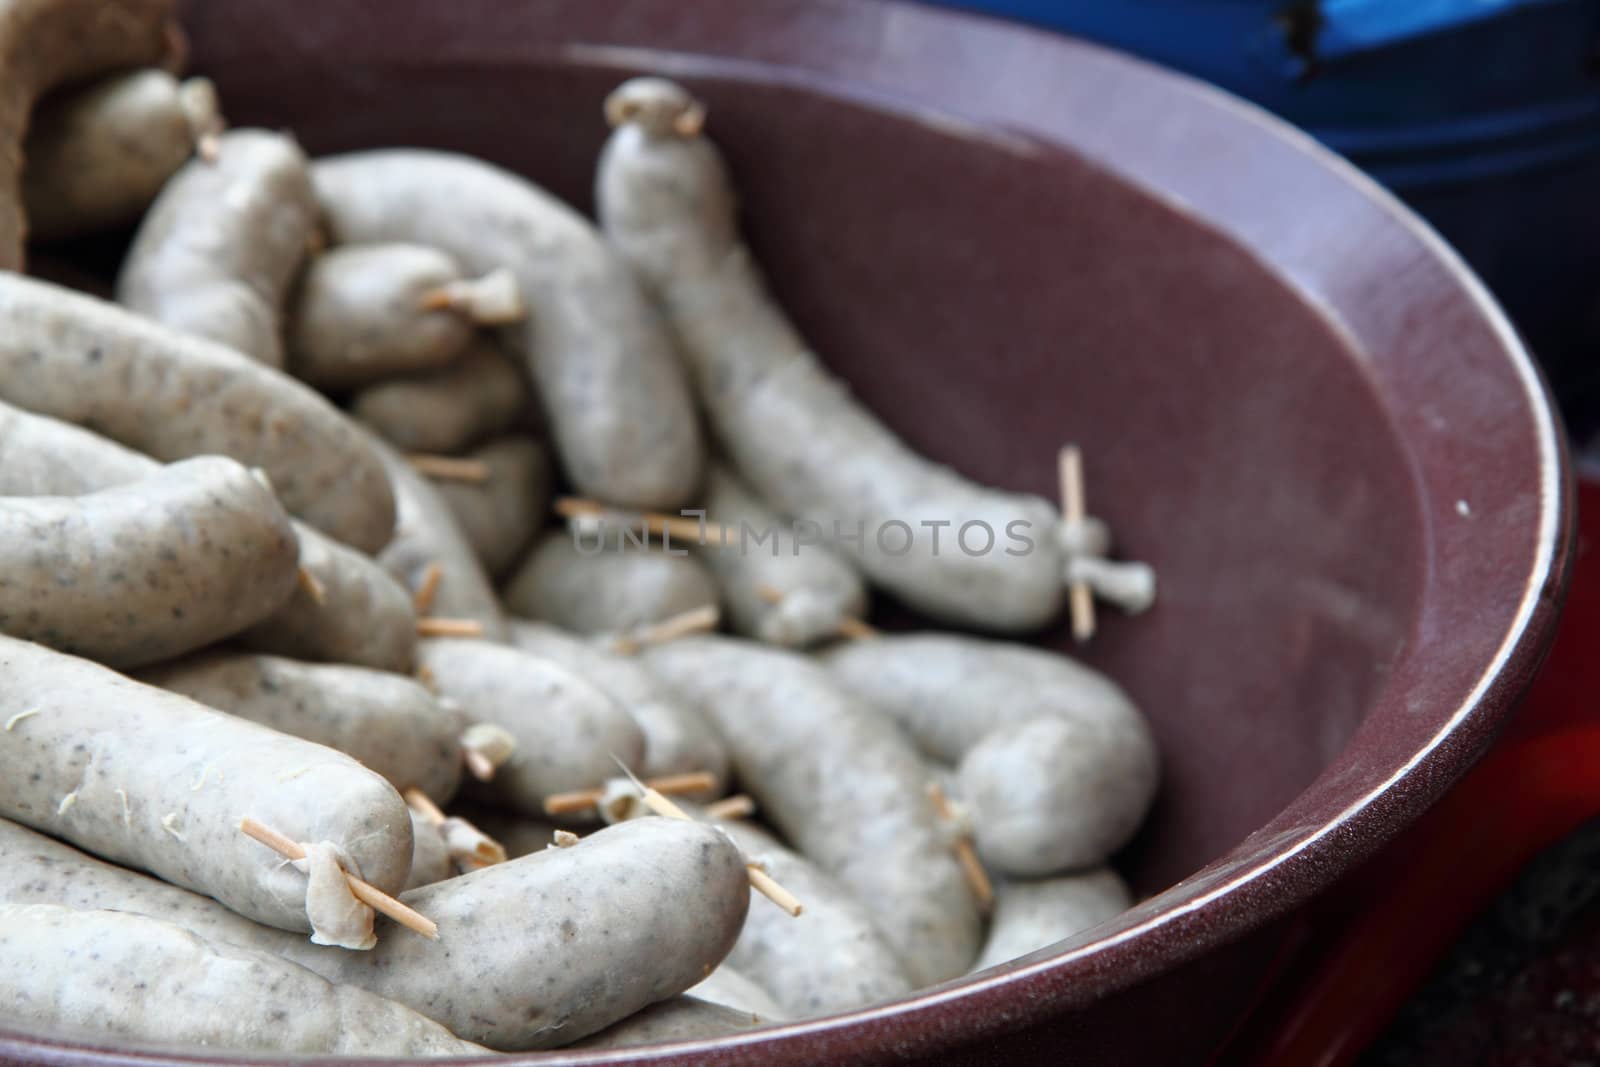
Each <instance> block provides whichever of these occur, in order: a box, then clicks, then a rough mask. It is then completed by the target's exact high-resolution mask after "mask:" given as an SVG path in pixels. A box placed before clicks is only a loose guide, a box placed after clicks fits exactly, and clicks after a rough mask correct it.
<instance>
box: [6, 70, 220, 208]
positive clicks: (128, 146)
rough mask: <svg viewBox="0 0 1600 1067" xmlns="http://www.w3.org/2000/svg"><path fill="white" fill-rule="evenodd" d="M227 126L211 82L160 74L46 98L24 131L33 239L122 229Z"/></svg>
mask: <svg viewBox="0 0 1600 1067" xmlns="http://www.w3.org/2000/svg"><path fill="white" fill-rule="evenodd" d="M220 122H221V116H220V114H218V112H217V94H216V89H215V88H214V87H213V86H212V85H211V83H210V81H208V80H207V79H205V78H191V79H189V80H188V81H186V82H184V83H182V84H180V83H179V82H178V79H176V78H174V77H173V76H172V75H171V74H169V73H167V72H166V71H164V70H154V69H148V70H136V71H132V72H130V73H127V74H116V75H112V76H111V77H108V78H104V79H102V80H100V81H98V82H95V83H93V84H91V85H89V86H87V87H85V88H83V89H79V90H77V91H75V92H72V93H70V94H67V95H65V96H62V97H59V98H54V99H51V100H49V101H47V102H46V103H45V104H44V106H43V107H41V108H40V109H39V110H38V112H37V113H36V114H35V115H34V117H33V122H32V123H31V128H30V129H29V130H28V142H27V147H26V150H25V151H26V164H25V166H24V168H23V172H22V202H23V207H24V209H25V210H26V211H27V214H28V228H29V230H30V231H31V235H32V237H33V238H34V239H35V240H50V239H53V238H63V237H75V236H78V235H81V234H86V233H92V232H94V231H96V230H104V229H110V228H112V227H116V226H123V225H126V224H128V223H131V222H133V221H135V220H136V219H138V218H139V215H140V214H141V213H142V212H143V211H144V210H145V208H147V207H149V206H150V204H151V202H152V201H154V200H155V198H156V195H157V194H158V193H160V192H161V186H162V184H163V183H165V182H166V180H167V179H168V178H170V177H172V175H173V174H174V173H176V172H177V170H178V168H179V167H181V166H183V164H184V162H185V161H187V160H188V158H189V157H190V156H191V155H193V154H194V148H195V143H196V141H197V140H198V139H199V138H200V137H202V136H203V135H205V134H206V133H207V132H208V130H212V129H213V128H214V127H216V126H217V125H219V124H220Z"/></svg>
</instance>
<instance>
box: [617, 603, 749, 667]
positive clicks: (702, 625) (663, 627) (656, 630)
mask: <svg viewBox="0 0 1600 1067" xmlns="http://www.w3.org/2000/svg"><path fill="white" fill-rule="evenodd" d="M721 620H722V613H721V612H719V611H718V610H717V606H716V605H715V604H707V605H705V606H704V607H699V608H693V609H691V610H689V611H685V612H680V613H679V614H677V615H673V616H672V617H670V618H666V619H662V620H661V621H660V622H658V623H655V624H653V625H651V626H641V627H639V628H638V629H637V630H634V631H633V632H632V633H629V634H625V635H623V636H621V637H618V638H617V639H616V640H615V641H614V642H612V645H611V650H612V651H613V652H620V653H621V654H622V655H624V656H631V655H633V654H634V653H635V652H637V651H639V650H640V649H641V648H645V647H646V646H649V645H661V644H665V643H667V642H668V641H676V640H677V639H678V638H680V637H688V636H689V635H690V634H701V633H709V632H711V631H712V630H715V629H716V628H717V623H719V622H720V621H721Z"/></svg>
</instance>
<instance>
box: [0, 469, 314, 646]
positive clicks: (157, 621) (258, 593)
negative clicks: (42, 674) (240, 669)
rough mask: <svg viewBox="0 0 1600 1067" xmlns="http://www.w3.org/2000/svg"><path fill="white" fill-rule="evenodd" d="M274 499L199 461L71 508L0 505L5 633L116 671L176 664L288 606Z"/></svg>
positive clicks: (289, 551)
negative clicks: (175, 660) (175, 658)
mask: <svg viewBox="0 0 1600 1067" xmlns="http://www.w3.org/2000/svg"><path fill="white" fill-rule="evenodd" d="M297 559H298V548H297V546H296V543H295V538H294V531H293V529H292V528H291V527H290V525H289V516H288V515H286V514H284V512H283V509H282V508H281V507H280V506H279V505H278V501H277V499H276V498H274V497H273V495H272V491H271V490H270V489H268V488H267V487H266V486H264V485H263V484H262V483H261V481H260V480H259V479H258V478H256V477H255V476H254V475H252V474H251V472H250V471H248V470H246V469H245V468H244V467H241V466H240V465H239V464H237V463H235V462H234V461H233V460H231V459H225V458H223V457H221V456H204V457H201V458H199V459H191V460H185V461H184V462H182V463H174V464H173V465H172V466H170V467H165V468H161V469H159V470H158V471H157V472H156V473H155V474H153V475H151V476H150V477H148V478H143V479H141V480H139V481H137V482H131V483H129V484H127V485H124V486H120V487H117V488H112V489H104V490H101V491H100V492H97V493H90V494H87V495H85V496H79V497H0V632H3V633H6V634H9V635H10V636H12V637H17V638H22V639H24V640H29V641H38V642H41V643H42V644H46V645H49V646H50V647H52V648H56V649H60V650H61V651H64V652H71V653H75V654H77V655H81V656H87V657H89V658H90V659H94V660H97V661H99V662H102V663H106V664H109V665H111V666H114V667H137V666H140V665H142V664H147V663H154V662H156V661H158V660H162V659H166V658H168V657H170V656H177V655H182V654H183V653H185V652H190V651H193V650H194V649H197V648H200V647H202V646H204V645H208V644H210V643H212V642H213V641H219V640H222V639H223V638H226V637H229V636H231V635H233V634H235V633H238V632H239V631H240V630H243V629H244V628H245V627H247V626H250V625H252V624H253V623H257V622H259V621H261V620H262V619H264V618H266V617H267V616H269V615H271V614H272V613H273V612H275V611H276V610H278V608H279V607H280V606H281V605H282V604H283V603H284V602H285V601H286V600H288V598H289V595H290V591H291V590H292V589H293V588H294V585H295V568H296V562H297Z"/></svg>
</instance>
